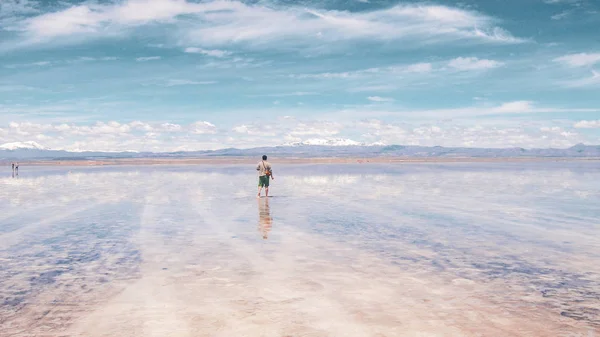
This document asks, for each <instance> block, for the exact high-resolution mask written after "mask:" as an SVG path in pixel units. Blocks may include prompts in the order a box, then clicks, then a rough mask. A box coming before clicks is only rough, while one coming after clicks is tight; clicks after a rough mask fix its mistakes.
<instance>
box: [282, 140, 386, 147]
mask: <svg viewBox="0 0 600 337" xmlns="http://www.w3.org/2000/svg"><path fill="white" fill-rule="evenodd" d="M384 145H385V144H383V143H380V142H378V143H373V144H366V143H360V142H357V141H354V140H352V139H347V138H311V139H307V140H305V141H301V142H291V143H286V144H283V146H384Z"/></svg>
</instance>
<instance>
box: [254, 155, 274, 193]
mask: <svg viewBox="0 0 600 337" xmlns="http://www.w3.org/2000/svg"><path fill="white" fill-rule="evenodd" d="M256 170H257V171H258V195H257V197H258V198H260V194H261V192H262V189H263V187H264V188H265V196H266V197H267V198H268V197H269V179H270V178H272V179H273V180H275V178H274V177H273V170H272V168H271V164H269V162H268V161H267V156H262V161H261V162H259V163H258V166H256Z"/></svg>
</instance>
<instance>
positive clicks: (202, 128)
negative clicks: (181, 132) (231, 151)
mask: <svg viewBox="0 0 600 337" xmlns="http://www.w3.org/2000/svg"><path fill="white" fill-rule="evenodd" d="M190 128H191V132H192V133H194V134H197V135H203V134H215V133H217V127H216V126H215V125H214V124H212V123H210V122H206V121H203V122H195V123H192V124H191V125H190Z"/></svg>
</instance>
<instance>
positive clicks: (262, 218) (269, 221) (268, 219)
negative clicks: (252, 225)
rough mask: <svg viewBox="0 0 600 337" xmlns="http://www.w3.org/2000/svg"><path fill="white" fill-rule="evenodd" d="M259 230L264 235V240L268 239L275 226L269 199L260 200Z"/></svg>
mask: <svg viewBox="0 0 600 337" xmlns="http://www.w3.org/2000/svg"><path fill="white" fill-rule="evenodd" d="M257 201H258V217H259V219H258V228H259V230H260V232H261V233H262V238H263V239H265V240H266V239H267V238H268V236H269V232H270V231H271V227H272V226H273V217H272V216H271V208H270V207H269V198H258V199H257Z"/></svg>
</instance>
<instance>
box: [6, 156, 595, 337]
mask: <svg viewBox="0 0 600 337" xmlns="http://www.w3.org/2000/svg"><path fill="white" fill-rule="evenodd" d="M20 171H21V172H20V176H19V177H15V178H13V177H10V176H6V177H4V178H0V262H1V263H0V336H2V337H5V336H6V337H8V336H93V337H94V336H174V337H179V336H357V337H358V336H361V337H362V336H423V337H425V336H427V337H433V336H445V337H459V336H573V337H574V336H585V337H590V336H600V164H599V163H597V162H590V163H583V162H576V163H568V162H565V163H507V164H502V163H473V164H469V163H442V164H438V163H421V164H404V165H399V164H363V165H358V164H356V165H335V164H332V165H312V164H305V165H280V166H275V175H276V180H275V181H274V182H273V185H272V196H273V197H272V198H268V199H267V198H262V199H257V198H256V196H255V194H256V188H255V185H256V176H255V174H256V173H255V171H254V170H253V166H252V165H250V166H248V165H203V166H159V167H153V166H131V167H128V166H120V167H87V168H86V167H26V166H25V167H21V170H20Z"/></svg>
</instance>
